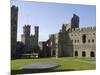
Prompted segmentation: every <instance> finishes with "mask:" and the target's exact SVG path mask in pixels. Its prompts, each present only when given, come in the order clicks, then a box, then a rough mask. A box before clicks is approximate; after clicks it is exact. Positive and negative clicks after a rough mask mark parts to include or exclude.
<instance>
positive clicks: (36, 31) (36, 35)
mask: <svg viewBox="0 0 100 75" xmlns="http://www.w3.org/2000/svg"><path fill="white" fill-rule="evenodd" d="M34 28H35V44H36V46H38V37H39V27H38V26H35V27H34Z"/></svg>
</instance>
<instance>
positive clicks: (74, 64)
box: [11, 57, 96, 74]
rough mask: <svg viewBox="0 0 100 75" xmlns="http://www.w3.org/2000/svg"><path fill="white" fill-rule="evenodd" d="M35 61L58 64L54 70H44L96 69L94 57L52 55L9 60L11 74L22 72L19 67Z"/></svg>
mask: <svg viewBox="0 0 100 75" xmlns="http://www.w3.org/2000/svg"><path fill="white" fill-rule="evenodd" d="M37 62H55V63H58V64H59V65H60V66H59V67H58V68H56V69H55V70H52V71H46V72H61V71H79V70H95V69H96V60H95V58H76V57H63V58H54V57H53V58H38V59H16V60H11V72H12V74H23V73H25V72H22V71H21V70H20V67H22V66H24V65H27V64H32V63H37ZM44 72H45V71H44ZM32 73H34V72H32ZM36 73H41V72H36Z"/></svg>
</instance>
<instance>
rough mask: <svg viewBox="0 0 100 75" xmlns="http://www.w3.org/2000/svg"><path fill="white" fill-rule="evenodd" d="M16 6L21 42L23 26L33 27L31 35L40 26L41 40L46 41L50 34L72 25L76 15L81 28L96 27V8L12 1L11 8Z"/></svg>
mask: <svg viewBox="0 0 100 75" xmlns="http://www.w3.org/2000/svg"><path fill="white" fill-rule="evenodd" d="M12 5H16V6H18V8H19V11H18V33H17V40H18V41H20V40H21V34H22V33H23V26H24V25H25V24H26V25H31V34H34V26H39V40H40V41H43V40H44V41H45V40H47V39H48V38H49V34H53V33H57V32H58V31H59V29H61V26H62V24H65V23H70V20H71V17H72V16H73V14H74V13H75V14H76V15H78V16H79V17H80V27H88V26H95V25H96V6H94V5H76V4H61V3H44V2H34V1H15V0H14V1H11V6H12Z"/></svg>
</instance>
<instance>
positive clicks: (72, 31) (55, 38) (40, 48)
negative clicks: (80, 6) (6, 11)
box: [11, 6, 96, 57]
mask: <svg viewBox="0 0 100 75" xmlns="http://www.w3.org/2000/svg"><path fill="white" fill-rule="evenodd" d="M17 16H18V7H15V6H12V7H11V52H12V53H11V54H12V55H16V42H17V41H16V39H17ZM79 22H80V18H79V16H77V15H76V14H73V17H72V18H71V23H70V24H63V25H62V28H61V29H60V30H59V32H58V33H56V34H51V35H49V39H48V40H47V41H42V42H39V40H38V39H39V27H38V26H35V34H34V35H33V34H30V30H31V26H30V25H25V26H24V27H23V34H22V35H21V42H22V43H23V45H24V46H25V47H24V49H23V53H22V54H26V53H32V52H35V53H38V54H39V56H44V57H47V56H49V57H73V56H75V57H95V56H96V27H87V28H79Z"/></svg>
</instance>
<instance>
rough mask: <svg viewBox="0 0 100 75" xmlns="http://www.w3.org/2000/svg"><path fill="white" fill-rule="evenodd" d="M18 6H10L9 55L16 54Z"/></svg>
mask: <svg viewBox="0 0 100 75" xmlns="http://www.w3.org/2000/svg"><path fill="white" fill-rule="evenodd" d="M17 21H18V7H16V6H12V7H11V57H15V56H16V42H17Z"/></svg>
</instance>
